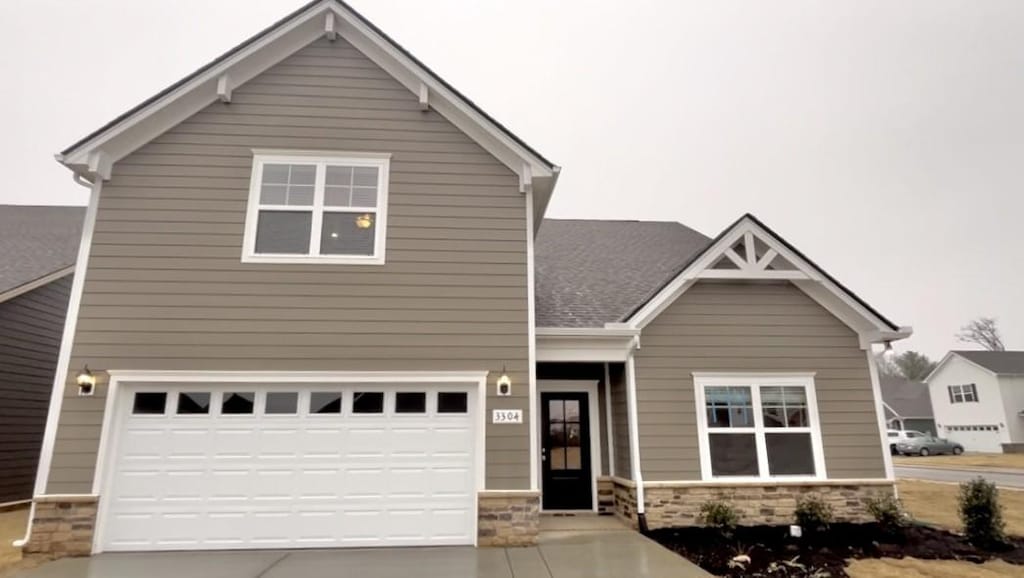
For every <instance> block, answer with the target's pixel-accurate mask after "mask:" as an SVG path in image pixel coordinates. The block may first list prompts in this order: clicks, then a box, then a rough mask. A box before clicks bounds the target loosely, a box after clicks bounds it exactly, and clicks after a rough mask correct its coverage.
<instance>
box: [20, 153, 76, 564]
mask: <svg viewBox="0 0 1024 578" xmlns="http://www.w3.org/2000/svg"><path fill="white" fill-rule="evenodd" d="M58 160H60V159H59V158H58ZM71 178H72V180H74V181H75V184H77V185H81V186H83V187H86V188H88V189H89V191H90V193H89V204H90V206H91V207H92V208H93V209H95V207H94V205H93V201H94V199H93V197H94V196H95V195H94V194H93V189H94V188H95V183H94V182H92V181H90V180H89V179H87V178H85V177H84V176H82V174H81V173H79V172H77V171H75V172H73V173H72V174H71ZM88 212H89V211H88V209H86V216H85V219H89V218H90V216H89V215H88ZM94 216H95V215H93V217H94ZM86 227H87V223H84V224H83V225H82V231H83V234H84V232H85V230H86ZM83 237H84V235H83ZM83 241H85V239H84V238H83ZM90 241H91V240H90ZM81 250H82V248H81V247H79V255H81ZM75 264H76V269H75V273H74V275H75V277H78V275H79V272H78V271H79V270H80V269H81V265H80V264H79V263H78V261H76V262H75ZM81 274H82V275H84V274H85V273H84V271H83V272H82V273H81ZM72 283H74V281H72ZM70 313H71V305H70V303H69V304H68V314H70ZM67 322H68V321H67V320H66V319H65V320H64V323H65V328H66V325H67ZM62 344H63V341H62ZM59 364H60V362H59V360H58V365H59ZM60 373H61V371H60V368H59V367H58V368H57V374H60ZM56 377H58V376H55V381H54V386H53V392H52V394H51V399H50V405H51V406H52V405H53V404H54V402H55V400H56V398H57V396H58V395H59V396H63V395H64V387H63V383H60V385H59V386H58V382H57V381H56ZM64 377H65V378H66V377H67V373H66V372H65V373H64ZM60 381H61V382H63V381H64V380H63V379H62V380H60ZM57 419H60V413H59V412H58V414H57ZM47 421H49V416H47ZM47 425H49V423H47ZM55 429H56V428H55ZM40 451H41V452H42V451H45V443H44V448H43V449H41V450H40ZM42 462H43V457H42V456H40V458H39V463H40V464H42ZM47 467H49V464H47ZM40 473H41V472H38V471H37V472H36V485H35V488H34V489H33V492H32V493H33V495H32V505H31V506H29V509H28V523H27V524H25V536H24V537H23V538H21V539H20V540H15V541H13V542H11V546H13V547H15V548H24V547H25V545H26V544H28V541H29V538H31V537H32V521H33V520H35V518H36V500H35V494H37V493H39V492H38V490H39V487H38V486H39V483H38V481H39V476H40ZM47 473H49V472H47Z"/></svg>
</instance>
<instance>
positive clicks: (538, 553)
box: [14, 529, 711, 578]
mask: <svg viewBox="0 0 1024 578" xmlns="http://www.w3.org/2000/svg"><path fill="white" fill-rule="evenodd" d="M14 576H16V577H23V578H138V577H145V578H182V577H185V578H191V577H196V578H199V577H202V578H294V577H295V576H302V577H303V578H327V577H331V578H347V577H352V578H357V577H358V578H408V577H409V576H438V577H452V578H623V577H627V576H628V577H630V578H705V577H709V576H711V575H710V574H708V573H706V572H704V571H703V570H701V569H700V568H698V567H697V566H695V565H694V564H692V563H690V562H689V561H687V560H685V559H683V558H681V557H680V556H678V555H676V554H674V553H672V552H670V551H668V550H666V549H665V548H662V547H661V546H659V545H658V544H656V543H655V542H653V541H651V540H648V539H647V538H644V537H643V536H641V535H640V534H638V533H636V532H633V531H630V530H626V529H622V530H614V531H602V532H578V533H569V532H560V533H558V534H552V535H550V536H544V535H542V539H541V543H540V545H538V546H536V547H531V548H470V547H443V548H394V549H381V548H378V549H365V550H291V551H245V552H242V551H237V552H175V553H146V554H101V555H99V556H94V557H92V558H65V559H63V560H57V561H55V562H50V563H48V564H44V565H43V566H40V567H39V568H36V569H33V570H27V571H24V572H22V573H21V574H15V575H14Z"/></svg>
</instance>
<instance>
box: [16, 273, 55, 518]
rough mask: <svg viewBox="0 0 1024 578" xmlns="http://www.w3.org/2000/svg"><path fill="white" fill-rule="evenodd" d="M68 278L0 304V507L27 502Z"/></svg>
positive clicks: (41, 438)
mask: <svg viewBox="0 0 1024 578" xmlns="http://www.w3.org/2000/svg"><path fill="white" fill-rule="evenodd" d="M70 289H71V275H67V276H65V277H62V278H61V279H58V280H56V281H53V282H51V283H48V284H46V285H43V286H41V287H38V288H36V289H33V290H32V291H29V292H28V293H23V294H21V295H19V296H17V297H15V298H13V299H10V300H8V301H5V302H3V303H0V464H3V467H0V503H4V502H13V501H16V500H26V499H28V498H31V497H32V488H33V485H34V484H35V479H36V467H37V465H38V463H39V451H40V447H41V445H42V441H43V431H44V430H45V429H46V413H47V408H48V407H49V405H50V392H51V391H52V390H53V376H54V372H55V370H56V365H57V356H58V354H59V353H60V341H61V336H62V334H63V332H64V317H65V314H66V313H67V307H68V296H69V294H70Z"/></svg>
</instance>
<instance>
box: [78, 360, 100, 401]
mask: <svg viewBox="0 0 1024 578" xmlns="http://www.w3.org/2000/svg"><path fill="white" fill-rule="evenodd" d="M77 381H78V395H82V396H87V395H92V394H93V392H94V391H96V376H95V375H93V374H92V372H91V371H89V366H88V365H86V366H85V368H83V369H82V371H79V372H78V377H77Z"/></svg>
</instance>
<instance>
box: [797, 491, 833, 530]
mask: <svg viewBox="0 0 1024 578" xmlns="http://www.w3.org/2000/svg"><path fill="white" fill-rule="evenodd" d="M793 516H794V517H795V518H796V523H797V525H799V526H800V527H801V528H803V529H804V530H808V531H811V532H813V531H816V530H823V529H826V528H828V526H829V524H831V523H832V517H833V516H832V506H831V505H829V504H828V503H827V502H825V500H822V499H821V498H820V497H819V496H814V495H811V496H807V497H805V498H801V499H799V500H797V503H796V510H794V511H793Z"/></svg>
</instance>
